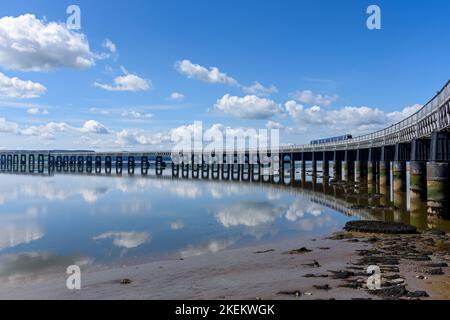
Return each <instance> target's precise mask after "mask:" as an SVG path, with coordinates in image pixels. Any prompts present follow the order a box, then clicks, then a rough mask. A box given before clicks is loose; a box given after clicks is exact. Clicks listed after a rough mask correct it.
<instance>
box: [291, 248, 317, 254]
mask: <svg viewBox="0 0 450 320" xmlns="http://www.w3.org/2000/svg"><path fill="white" fill-rule="evenodd" d="M311 251H312V250H309V249H306V248H305V247H302V248H300V249H294V250H291V251H289V252H288V253H289V254H303V253H307V252H311Z"/></svg>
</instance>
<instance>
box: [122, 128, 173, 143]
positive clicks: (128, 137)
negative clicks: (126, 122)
mask: <svg viewBox="0 0 450 320" xmlns="http://www.w3.org/2000/svg"><path fill="white" fill-rule="evenodd" d="M167 141H170V139H169V137H168V136H167V135H166V134H164V133H156V134H146V133H144V132H143V131H141V130H130V129H123V130H122V131H119V132H117V133H116V144H118V145H121V146H129V145H159V144H162V143H164V142H167Z"/></svg>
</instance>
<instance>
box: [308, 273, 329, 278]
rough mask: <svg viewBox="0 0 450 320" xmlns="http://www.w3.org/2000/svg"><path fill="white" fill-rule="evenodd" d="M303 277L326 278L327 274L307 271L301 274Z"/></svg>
mask: <svg viewBox="0 0 450 320" xmlns="http://www.w3.org/2000/svg"><path fill="white" fill-rule="evenodd" d="M303 277H304V278H328V275H327V274H312V273H307V274H305V275H304V276H303Z"/></svg>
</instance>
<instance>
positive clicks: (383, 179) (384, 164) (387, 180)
mask: <svg viewBox="0 0 450 320" xmlns="http://www.w3.org/2000/svg"><path fill="white" fill-rule="evenodd" d="M390 185H391V163H390V162H389V161H380V186H390Z"/></svg>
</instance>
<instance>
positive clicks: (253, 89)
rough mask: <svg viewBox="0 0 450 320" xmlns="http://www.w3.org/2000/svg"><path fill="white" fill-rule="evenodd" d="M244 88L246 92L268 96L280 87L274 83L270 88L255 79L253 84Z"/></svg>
mask: <svg viewBox="0 0 450 320" xmlns="http://www.w3.org/2000/svg"><path fill="white" fill-rule="evenodd" d="M242 90H243V91H244V93H246V94H252V95H255V96H259V97H267V96H270V95H271V94H274V93H277V92H278V89H277V88H276V87H275V86H273V85H272V86H270V88H266V87H264V86H263V85H262V84H261V83H259V82H258V81H255V82H254V83H253V84H252V85H251V86H248V87H243V88H242Z"/></svg>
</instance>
